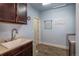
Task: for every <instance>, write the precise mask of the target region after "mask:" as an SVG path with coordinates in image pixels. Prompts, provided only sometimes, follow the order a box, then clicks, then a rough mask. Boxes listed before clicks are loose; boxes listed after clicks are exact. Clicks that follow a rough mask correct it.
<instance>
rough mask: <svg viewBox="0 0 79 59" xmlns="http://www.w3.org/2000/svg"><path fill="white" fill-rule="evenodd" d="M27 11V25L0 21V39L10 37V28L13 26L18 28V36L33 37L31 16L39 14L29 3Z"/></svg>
mask: <svg viewBox="0 0 79 59" xmlns="http://www.w3.org/2000/svg"><path fill="white" fill-rule="evenodd" d="M27 12H28V16H31V20H29V21H27V25H19V24H11V23H2V22H0V41H1V40H8V39H10V38H11V30H12V29H13V28H16V29H18V32H19V34H18V35H19V36H22V37H26V38H30V39H33V35H34V34H33V18H34V17H35V16H39V12H38V11H36V10H35V9H34V8H32V7H31V6H30V5H29V4H28V6H27Z"/></svg>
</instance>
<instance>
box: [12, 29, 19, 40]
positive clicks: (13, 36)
mask: <svg viewBox="0 0 79 59" xmlns="http://www.w3.org/2000/svg"><path fill="white" fill-rule="evenodd" d="M14 31H16V33H18V30H17V29H16V28H13V29H12V33H11V40H14V39H15V37H16V34H15V35H14Z"/></svg>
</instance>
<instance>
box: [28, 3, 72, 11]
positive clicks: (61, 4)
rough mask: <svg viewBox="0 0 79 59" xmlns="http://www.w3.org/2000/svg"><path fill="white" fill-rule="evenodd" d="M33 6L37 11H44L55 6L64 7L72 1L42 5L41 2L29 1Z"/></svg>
mask: <svg viewBox="0 0 79 59" xmlns="http://www.w3.org/2000/svg"><path fill="white" fill-rule="evenodd" d="M29 4H30V5H31V6H32V7H33V8H35V9H37V10H39V11H45V10H48V9H55V8H60V7H64V6H67V5H70V4H72V3H51V4H48V5H45V6H43V5H42V3H29Z"/></svg>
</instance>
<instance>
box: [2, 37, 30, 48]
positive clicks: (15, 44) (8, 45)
mask: <svg viewBox="0 0 79 59" xmlns="http://www.w3.org/2000/svg"><path fill="white" fill-rule="evenodd" d="M30 41H31V40H30V39H22V38H18V39H16V40H13V41H9V42H5V43H1V44H2V45H3V46H5V47H6V48H15V47H18V46H20V45H23V44H25V43H28V42H30Z"/></svg>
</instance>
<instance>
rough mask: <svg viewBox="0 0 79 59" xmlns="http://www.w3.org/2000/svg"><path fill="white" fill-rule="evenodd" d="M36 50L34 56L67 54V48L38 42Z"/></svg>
mask: <svg viewBox="0 0 79 59" xmlns="http://www.w3.org/2000/svg"><path fill="white" fill-rule="evenodd" d="M37 50H38V52H36V56H68V50H66V49H61V48H58V47H53V46H48V45H44V44H39V45H38V46H37Z"/></svg>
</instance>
